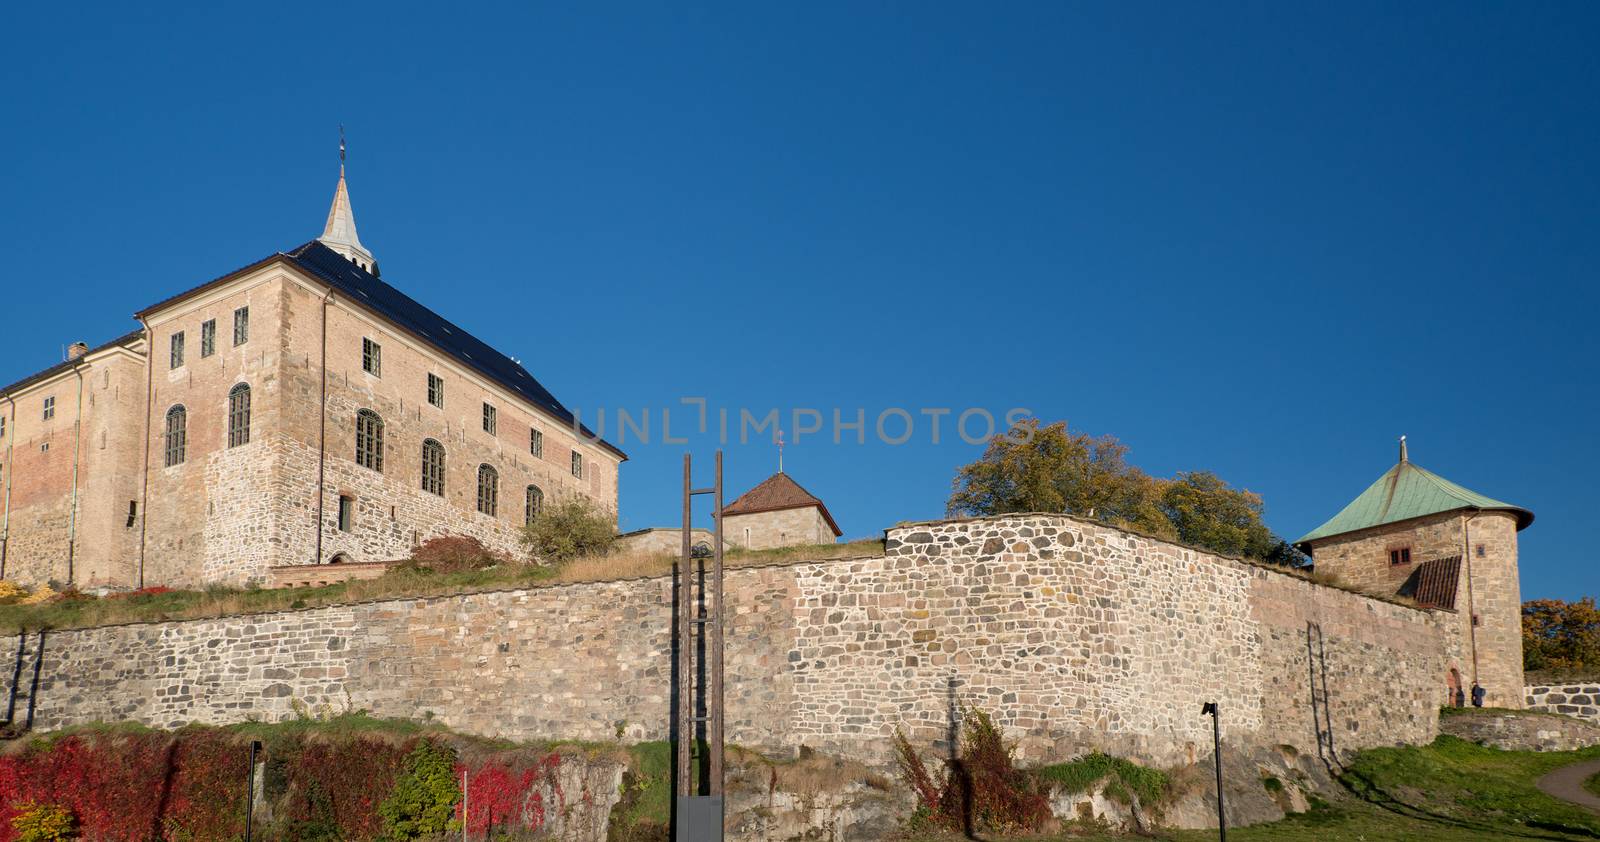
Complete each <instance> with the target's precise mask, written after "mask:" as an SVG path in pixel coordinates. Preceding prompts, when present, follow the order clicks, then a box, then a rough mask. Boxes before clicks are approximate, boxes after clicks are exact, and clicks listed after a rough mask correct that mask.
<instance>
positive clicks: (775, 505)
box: [722, 471, 844, 537]
mask: <svg viewBox="0 0 1600 842" xmlns="http://www.w3.org/2000/svg"><path fill="white" fill-rule="evenodd" d="M807 506H816V507H817V510H818V511H820V512H822V519H823V520H825V521H827V522H828V528H830V529H832V530H833V534H834V536H835V537H838V536H841V535H843V534H844V532H843V531H842V530H840V529H839V524H837V523H835V522H834V520H833V515H831V514H829V513H828V507H827V506H825V505H823V504H822V501H821V500H818V499H817V498H816V497H815V496H813V495H812V494H811V492H809V491H807V490H805V489H804V488H801V487H800V483H798V482H795V481H794V480H792V479H790V478H789V475H788V474H786V473H783V472H782V471H779V472H778V473H776V474H773V475H772V476H770V477H767V478H766V479H764V480H762V481H761V483H760V484H758V485H757V486H756V487H755V488H752V489H750V490H749V491H746V492H745V493H743V494H741V495H739V498H738V499H737V500H734V501H733V502H732V503H729V504H728V505H726V506H723V507H722V513H723V514H725V515H750V514H755V513H756V512H777V511H782V510H784V509H803V508H806V507H807Z"/></svg>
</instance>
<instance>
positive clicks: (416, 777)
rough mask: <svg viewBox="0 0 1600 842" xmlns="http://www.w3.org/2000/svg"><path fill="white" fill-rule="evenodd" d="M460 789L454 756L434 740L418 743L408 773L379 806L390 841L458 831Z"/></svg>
mask: <svg viewBox="0 0 1600 842" xmlns="http://www.w3.org/2000/svg"><path fill="white" fill-rule="evenodd" d="M460 800H461V787H460V785H459V784H457V783H456V772H455V753H454V752H453V751H451V750H450V749H448V748H446V747H444V746H441V745H439V744H438V743H435V742H433V741H432V740H418V741H417V746H416V748H414V749H412V750H411V756H409V757H407V758H406V771H405V773H404V774H402V775H401V776H400V779H399V780H397V781H395V784H394V790H393V791H392V792H390V793H389V797H388V798H385V799H384V801H383V803H382V804H380V805H378V815H380V816H382V817H383V826H384V830H385V831H386V832H387V834H388V836H389V838H391V839H417V838H420V837H424V836H432V835H437V834H440V833H445V832H447V831H450V830H453V829H458V828H459V827H460V824H459V823H458V822H456V821H455V820H454V815H455V808H456V802H458V801H460Z"/></svg>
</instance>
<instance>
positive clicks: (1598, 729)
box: [1439, 688, 1600, 751]
mask: <svg viewBox="0 0 1600 842" xmlns="http://www.w3.org/2000/svg"><path fill="white" fill-rule="evenodd" d="M1595 689H1596V690H1597V691H1600V688H1595ZM1439 730H1440V731H1442V732H1444V733H1446V734H1449V735H1450V736H1452V737H1460V738H1461V739H1463V740H1469V741H1471V742H1475V743H1481V744H1483V745H1486V746H1491V747H1493V748H1498V749H1500V750H1502V751H1576V750H1578V749H1580V748H1588V747H1589V746H1593V745H1600V725H1596V724H1595V723H1594V722H1592V721H1591V722H1585V721H1582V720H1580V719H1573V718H1571V717H1570V716H1551V715H1550V714H1547V713H1538V712H1534V711H1515V712H1513V711H1499V710H1495V711H1490V710H1478V709H1475V708H1474V709H1468V710H1465V711H1458V712H1455V713H1453V714H1451V715H1449V716H1445V717H1443V718H1441V719H1440V721H1439Z"/></svg>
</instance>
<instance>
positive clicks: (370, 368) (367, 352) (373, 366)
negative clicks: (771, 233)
mask: <svg viewBox="0 0 1600 842" xmlns="http://www.w3.org/2000/svg"><path fill="white" fill-rule="evenodd" d="M361 370H362V371H365V372H366V373H368V374H370V375H372V376H373V377H382V376H383V346H382V345H379V344H378V343H376V342H373V341H372V340H371V339H369V338H367V337H365V336H363V337H361Z"/></svg>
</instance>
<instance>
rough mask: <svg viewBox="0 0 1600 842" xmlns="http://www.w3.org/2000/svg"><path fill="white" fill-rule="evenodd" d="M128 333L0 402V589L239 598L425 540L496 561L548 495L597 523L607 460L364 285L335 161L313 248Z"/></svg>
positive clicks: (508, 375)
mask: <svg viewBox="0 0 1600 842" xmlns="http://www.w3.org/2000/svg"><path fill="white" fill-rule="evenodd" d="M341 157H342V153H341ZM136 318H137V319H138V320H139V323H140V325H139V328H138V329H137V330H134V331H132V332H130V333H128V334H127V335H125V336H122V337H120V338H117V339H114V340H112V341H110V342H107V343H105V344H103V345H100V346H98V347H94V348H89V347H87V346H85V345H83V344H81V343H80V344H76V345H74V346H73V347H72V350H71V351H70V352H69V354H68V355H67V357H68V358H67V359H66V360H65V361H63V362H61V363H59V364H57V365H54V366H51V367H50V368H47V369H45V370H43V371H41V372H39V373H37V374H34V375H32V376H30V377H27V378H24V379H22V380H21V381H18V382H16V383H13V384H11V385H9V386H6V387H4V388H3V389H0V507H3V515H0V518H3V520H0V578H5V579H14V580H18V581H21V582H28V583H38V582H45V581H56V582H62V583H72V584H76V585H80V586H102V585H103V586H113V587H143V586H149V585H158V584H159V585H186V586H193V585H200V584H205V583H225V584H232V585H242V584H245V583H248V582H266V581H271V580H272V579H273V578H274V576H275V575H276V574H275V573H274V571H275V570H276V571H282V570H284V569H289V568H295V567H298V566H305V565H319V564H331V563H336V562H373V561H384V560H392V559H398V558H404V557H405V556H406V555H407V554H408V553H409V551H410V550H411V548H412V547H413V546H415V545H417V544H418V543H420V542H421V541H423V540H425V539H427V538H429V537H430V536H433V535H438V534H445V533H451V534H464V535H471V536H474V537H477V538H479V539H481V540H482V541H483V542H484V543H485V544H487V545H489V546H490V547H492V548H496V549H502V550H515V549H516V539H517V535H518V531H519V528H520V527H521V526H522V525H523V524H524V523H525V522H526V521H527V520H528V519H529V518H531V516H532V514H533V513H534V512H535V511H536V510H537V509H538V507H539V506H540V505H541V504H542V503H543V501H545V500H550V499H553V498H554V497H556V496H560V495H574V494H575V495H582V496H584V497H587V498H589V499H591V500H593V501H595V502H596V503H597V504H598V505H599V506H600V507H602V508H603V509H606V510H609V511H611V512H613V513H614V512H615V511H616V508H617V483H618V468H619V466H620V464H621V463H622V462H623V461H624V460H625V459H626V456H625V455H624V454H623V453H622V452H621V451H620V450H618V449H617V448H616V447H614V446H612V445H611V444H609V443H607V442H605V441H602V440H599V439H598V438H596V437H594V436H592V435H591V434H590V432H589V431H588V430H587V429H585V428H583V427H582V426H581V425H580V424H577V423H576V421H575V418H574V416H573V413H572V412H570V411H569V410H568V409H567V408H566V407H565V406H564V405H563V404H562V403H561V402H560V401H559V400H557V399H556V398H555V396H554V395H552V394H551V393H550V392H549V391H548V390H547V389H546V388H545V387H544V386H542V385H540V383H539V381H538V380H537V379H535V378H534V376H533V375H532V374H530V373H529V372H528V371H527V370H526V369H525V368H523V366H522V365H521V364H520V363H519V362H518V361H516V360H514V359H512V358H510V357H507V356H506V355H505V354H503V353H501V352H500V351H497V350H495V349H494V348H491V347H489V346H488V345H487V344H485V343H483V342H482V341H480V340H478V339H476V338H475V337H473V336H472V334H470V333H468V332H467V331H466V330H463V329H462V328H460V327H458V326H457V325H455V324H452V323H451V322H449V321H447V320H446V319H444V318H442V317H441V316H439V315H438V314H436V313H434V312H433V311H431V310H429V309H428V308H427V307H424V306H423V305H421V304H419V303H418V302H416V301H415V300H413V299H411V298H410V297H409V296H407V295H406V294H405V293H403V292H401V291H400V290H399V289H397V288H395V287H393V286H390V285H389V284H388V283H385V282H384V281H383V280H381V279H380V277H379V269H378V262H377V260H376V258H375V257H374V256H373V254H372V252H371V251H370V250H368V249H367V248H366V247H365V246H363V245H362V243H361V241H360V239H359V238H358V237H357V235H356V225H355V217H354V214H353V212H352V209H351V205H350V196H349V191H348V188H347V185H346V182H345V176H344V166H343V164H342V163H341V165H340V172H339V181H338V185H337V188H336V190H335V192H334V199H333V205H332V207H331V209H330V210H329V212H328V219H327V224H326V226H325V227H324V230H323V233H322V236H321V237H319V238H317V239H315V240H312V241H311V242H308V243H305V244H304V245H301V246H297V247H295V248H293V249H290V250H288V251H284V252H278V253H276V254H272V255H269V256H268V257H266V258H264V259H262V260H258V261H256V262H254V263H252V264H250V265H248V266H245V267H243V268H241V269H237V270H235V271H232V272H229V273H228V274H226V275H223V276H222V277H219V278H217V279H215V280H212V281H208V282H206V283H203V284H200V285H199V286H196V287H194V288H192V289H189V290H187V291H184V292H181V293H179V294H177V295H174V296H172V297H171V298H167V299H166V300H163V301H160V302H157V303H155V304H152V305H151V306H149V307H146V308H144V309H143V310H141V311H139V312H138V313H137V314H136ZM331 572H332V571H331V570H330V573H331Z"/></svg>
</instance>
